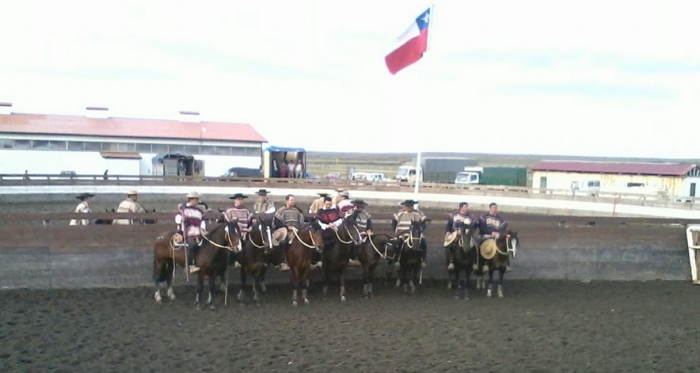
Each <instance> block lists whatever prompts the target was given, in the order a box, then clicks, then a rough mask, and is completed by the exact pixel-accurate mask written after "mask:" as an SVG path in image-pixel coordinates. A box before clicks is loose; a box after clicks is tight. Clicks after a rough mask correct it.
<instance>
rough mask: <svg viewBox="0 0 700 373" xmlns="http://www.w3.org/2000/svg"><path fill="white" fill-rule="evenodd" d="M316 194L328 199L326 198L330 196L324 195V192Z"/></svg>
mask: <svg viewBox="0 0 700 373" xmlns="http://www.w3.org/2000/svg"><path fill="white" fill-rule="evenodd" d="M316 194H318V195H319V196H320V197H328V196H330V194H328V193H324V192H321V193H316Z"/></svg>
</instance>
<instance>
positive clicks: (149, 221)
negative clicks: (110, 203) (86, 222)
mask: <svg viewBox="0 0 700 373" xmlns="http://www.w3.org/2000/svg"><path fill="white" fill-rule="evenodd" d="M105 212H111V213H115V211H114V209H112V210H111V211H110V210H107V209H105ZM145 213H146V214H155V213H156V209H153V210H150V211H149V210H146V211H145ZM113 220H114V219H97V220H95V224H102V225H110V224H112V221H113ZM140 221H141V224H155V223H157V222H158V219H141V220H140Z"/></svg>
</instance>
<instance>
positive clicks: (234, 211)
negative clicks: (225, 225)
mask: <svg viewBox="0 0 700 373" xmlns="http://www.w3.org/2000/svg"><path fill="white" fill-rule="evenodd" d="M245 198H248V196H246V195H243V194H242V193H236V194H234V195H233V196H232V197H229V199H232V200H233V206H232V207H229V208H228V209H226V211H224V212H222V213H221V219H223V220H224V221H227V222H229V221H233V220H237V221H238V227H239V228H240V229H241V239H242V240H245V236H246V233H248V232H250V221H251V220H253V214H251V213H250V210H248V209H247V208H246V207H245V206H243V199H245Z"/></svg>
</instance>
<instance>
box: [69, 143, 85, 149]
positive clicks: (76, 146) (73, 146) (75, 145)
mask: <svg viewBox="0 0 700 373" xmlns="http://www.w3.org/2000/svg"><path fill="white" fill-rule="evenodd" d="M68 150H70V151H74V152H75V151H83V150H85V143H84V142H82V141H68Z"/></svg>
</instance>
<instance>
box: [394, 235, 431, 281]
mask: <svg viewBox="0 0 700 373" xmlns="http://www.w3.org/2000/svg"><path fill="white" fill-rule="evenodd" d="M426 223H427V221H426V222H421V221H412V222H411V226H410V227H409V229H408V232H407V233H408V237H407V238H406V239H405V240H404V241H403V244H402V245H401V248H400V250H399V258H398V259H397V261H398V262H399V273H398V274H399V280H398V281H397V282H396V286H397V287H398V286H399V285H400V284H403V286H404V292H405V293H407V294H408V293H409V290H410V294H414V293H415V292H416V285H415V284H416V283H417V282H418V281H419V279H418V277H419V274H420V273H421V257H422V256H423V253H422V251H421V248H420V240H421V238H422V237H423V231H425V224H426ZM401 234H404V233H401Z"/></svg>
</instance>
